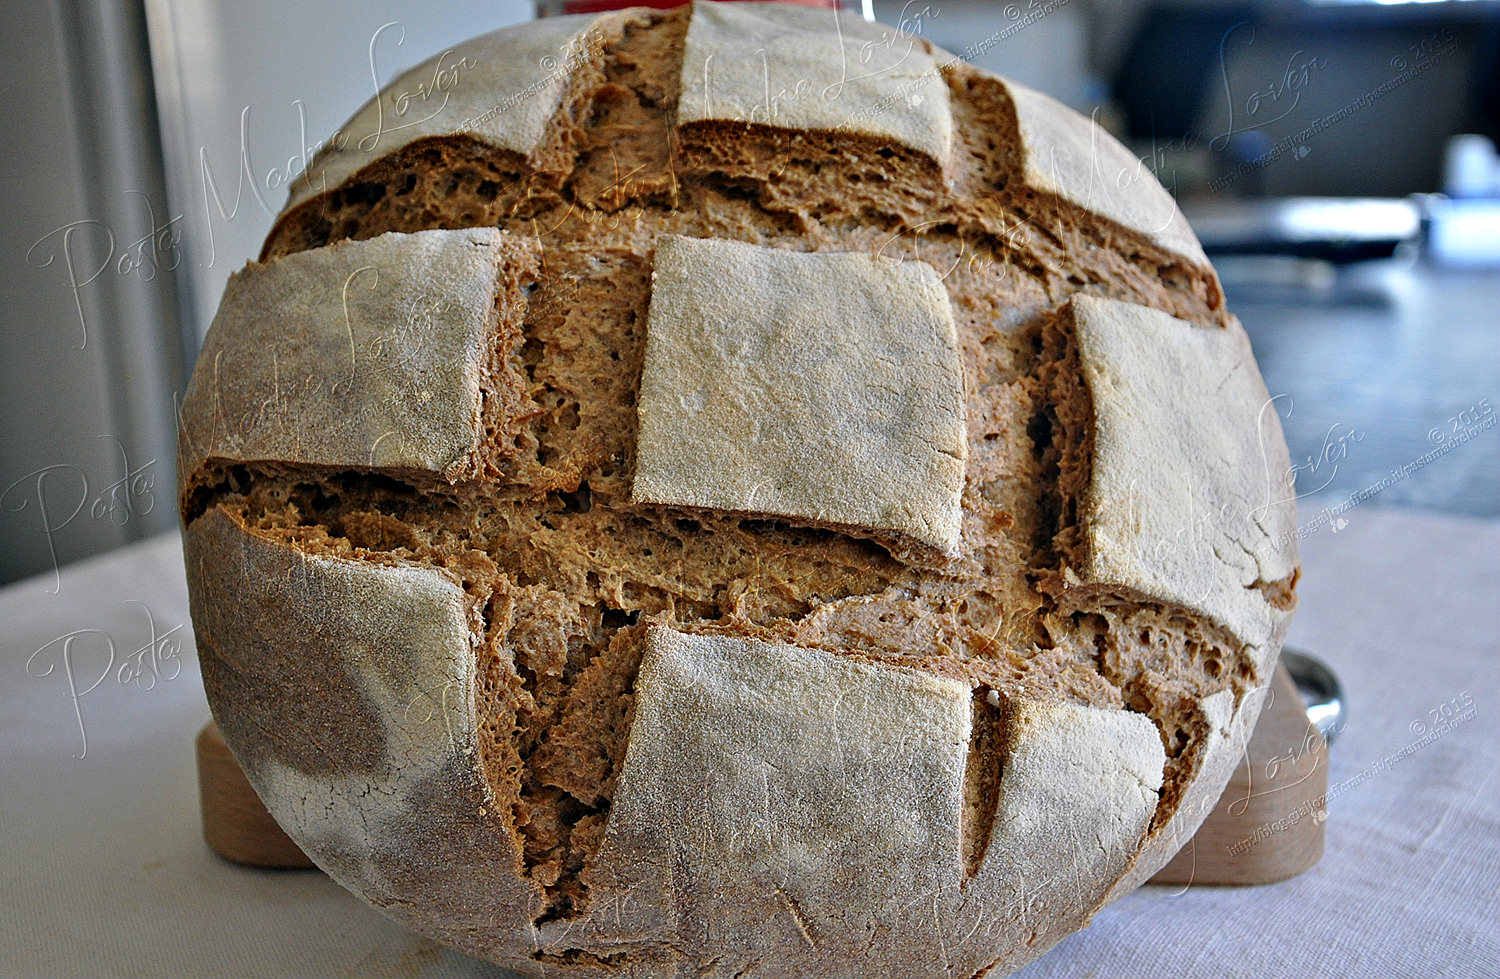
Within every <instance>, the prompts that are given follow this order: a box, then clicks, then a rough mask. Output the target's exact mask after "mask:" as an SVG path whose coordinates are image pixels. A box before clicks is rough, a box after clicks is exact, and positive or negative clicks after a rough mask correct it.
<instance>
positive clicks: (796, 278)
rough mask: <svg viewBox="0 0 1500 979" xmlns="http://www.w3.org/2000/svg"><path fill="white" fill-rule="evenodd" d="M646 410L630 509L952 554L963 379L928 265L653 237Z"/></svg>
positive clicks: (943, 301) (944, 299) (948, 316)
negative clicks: (789, 526) (773, 521)
mask: <svg viewBox="0 0 1500 979" xmlns="http://www.w3.org/2000/svg"><path fill="white" fill-rule="evenodd" d="M638 412H639V417H640V431H639V439H638V454H639V458H638V462H637V468H636V475H635V485H634V488H633V498H634V499H635V500H636V501H637V502H645V503H663V504H675V505H682V506H693V507H706V508H713V509H721V510H736V511H744V512H751V513H762V514H770V515H775V516H783V517H790V518H794V519H802V520H808V521H812V522H816V523H820V524H833V525H838V526H841V527H848V528H862V529H864V530H866V531H871V532H874V533H875V534H876V535H877V536H882V535H895V536H897V537H901V538H907V539H910V540H912V541H916V542H920V543H922V544H925V545H928V546H930V547H935V548H937V549H939V550H941V551H943V552H944V553H946V554H949V555H953V554H956V552H957V550H958V539H959V529H960V509H959V494H960V492H961V491H962V488H963V475H964V456H965V443H964V397H963V376H962V368H961V365H960V360H959V354H958V344H957V337H956V333H955V330H954V326H953V317H952V313H951V311H950V309H949V306H948V296H947V292H946V291H945V290H944V289H943V286H942V282H941V280H940V279H939V277H938V274H937V272H936V271H934V270H933V268H932V267H931V266H929V265H926V264H924V263H922V262H912V261H909V262H900V263H898V262H893V261H890V260H883V259H880V258H877V257H875V256H873V255H865V254H855V253H812V254H809V253H803V252H790V251H784V250H781V249H774V248H762V247H760V246H757V245H749V244H744V243H741V242H733V241H719V240H710V239H698V238H682V237H677V236H664V237H663V238H661V239H658V241H657V247H656V265H655V271H654V273H653V276H652V294H651V312H650V317H649V320H648V323H647V329H646V360H645V368H644V370H643V372H642V376H641V394H640V400H639V403H638Z"/></svg>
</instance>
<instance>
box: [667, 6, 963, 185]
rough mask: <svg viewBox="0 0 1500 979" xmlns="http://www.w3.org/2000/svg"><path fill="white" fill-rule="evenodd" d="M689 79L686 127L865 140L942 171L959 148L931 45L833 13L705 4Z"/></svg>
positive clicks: (682, 117)
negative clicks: (914, 154) (769, 129)
mask: <svg viewBox="0 0 1500 979" xmlns="http://www.w3.org/2000/svg"><path fill="white" fill-rule="evenodd" d="M835 26H841V28H842V29H841V30H839V31H836V30H831V29H830V28H832V27H835ZM681 81H682V94H681V96H680V98H679V100H678V106H677V121H678V122H679V123H680V124H687V123H693V122H739V123H755V124H759V125H763V126H774V127H778V128H781V129H805V130H813V131H834V132H845V133H856V134H859V135H863V136H870V137H874V138H876V139H880V140H888V141H894V142H896V143H899V144H900V145H902V146H908V147H911V148H912V149H914V150H917V151H918V152H920V153H924V154H926V155H927V156H928V157H931V158H932V159H933V160H934V161H936V162H937V163H938V164H939V165H941V164H943V163H944V162H945V161H946V160H947V158H948V153H949V149H950V146H951V144H952V141H953V118H952V109H951V107H950V106H949V103H948V85H947V82H945V81H944V79H943V73H942V72H941V71H940V70H939V69H938V65H937V62H936V61H934V60H933V57H932V55H931V54H929V53H928V52H927V49H926V47H925V46H924V44H923V42H922V41H920V40H918V39H917V38H915V37H911V36H909V35H905V34H901V33H900V32H898V31H896V30H894V29H892V28H889V27H884V26H881V25H875V24H866V23H864V22H863V21H861V20H860V19H859V18H857V17H853V16H850V15H836V14H835V13H834V11H832V10H828V9H819V8H815V7H803V6H796V5H792V4H756V5H754V6H753V7H752V6H750V5H747V4H742V3H704V2H699V3H695V4H694V5H693V17H692V21H691V22H690V23H689V25H688V32H687V38H686V40H685V41H684V45H683V54H682V79H681Z"/></svg>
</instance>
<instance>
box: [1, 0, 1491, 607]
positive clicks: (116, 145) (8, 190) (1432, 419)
mask: <svg viewBox="0 0 1500 979" xmlns="http://www.w3.org/2000/svg"><path fill="white" fill-rule="evenodd" d="M874 11H875V14H876V16H877V18H878V19H880V20H882V21H884V22H886V23H888V24H892V25H897V26H900V27H902V28H903V29H905V30H907V31H910V32H912V33H917V34H921V35H922V36H924V37H927V38H929V39H931V40H932V41H934V42H935V43H937V44H938V45H940V46H942V47H944V48H947V49H948V50H949V51H951V52H953V53H955V54H959V55H965V56H968V57H969V59H970V60H973V61H975V62H977V63H978V64H980V65H982V66H984V67H986V68H989V69H992V70H994V71H998V72H1000V73H1002V74H1005V75H1008V76H1010V77H1012V78H1014V79H1016V80H1018V81H1021V82H1024V83H1026V84H1028V85H1031V86H1033V87H1035V88H1039V89H1042V90H1044V91H1046V92H1049V93H1051V94H1052V95H1054V96H1056V97H1057V98H1059V99H1061V100H1062V101H1064V102H1066V103H1068V104H1070V105H1072V106H1073V107H1075V108H1077V109H1079V110H1080V111H1082V112H1085V113H1090V114H1093V115H1094V116H1095V118H1096V119H1098V121H1099V122H1100V123H1101V124H1103V125H1105V126H1106V127H1107V128H1109V129H1110V130H1111V131H1113V132H1114V133H1116V135H1118V136H1120V137H1121V138H1122V139H1124V140H1125V141H1126V142H1127V143H1128V144H1129V145H1130V147H1131V148H1132V150H1133V151H1134V152H1135V153H1136V154H1137V155H1139V156H1140V158H1141V159H1142V161H1143V162H1144V163H1145V164H1146V165H1147V166H1148V167H1150V168H1151V169H1152V170H1153V171H1154V172H1155V173H1156V175H1157V176H1158V178H1159V179H1160V180H1161V181H1162V183H1163V184H1165V185H1166V186H1167V187H1168V188H1169V189H1170V190H1171V191H1172V192H1173V193H1174V194H1176V195H1177V197H1178V199H1179V201H1180V202H1181V205H1182V207H1183V210H1184V211H1185V213H1186V214H1187V215H1188V217H1189V220H1190V221H1191V222H1192V224H1193V226H1194V227H1195V229H1196V230H1197V231H1198V233H1199V235H1200V237H1201V238H1202V239H1203V240H1204V243H1205V246H1206V247H1207V248H1208V250H1209V252H1210V254H1211V255H1212V256H1213V258H1214V261H1215V264H1216V266H1217V267H1218V268H1219V270H1220V273H1221V275H1222V277H1223V279H1224V281H1225V286H1226V290H1227V292H1228V295H1229V300H1230V307H1231V309H1232V310H1234V311H1235V312H1236V313H1237V314H1238V315H1239V317H1240V318H1241V320H1242V321H1243V322H1244V324H1245V326H1246V329H1247V330H1248V331H1249V333H1250V336H1251V339H1252V342H1253V343H1254V345H1255V348H1256V353H1257V357H1258V358H1259V361H1260V365H1261V369H1262V372H1263V373H1264V375H1265V377H1266V383H1267V386H1268V388H1269V389H1270V391H1271V393H1272V395H1274V396H1276V402H1275V403H1276V405H1277V408H1278V411H1279V412H1280V414H1281V415H1282V418H1283V426H1284V427H1285V429H1286V431H1287V436H1288V441H1289V443H1290V445H1291V450H1292V461H1293V464H1294V466H1295V467H1296V468H1297V480H1298V482H1297V486H1298V492H1299V495H1302V496H1303V497H1304V498H1303V500H1302V502H1301V504H1300V506H1301V516H1300V519H1301V521H1302V524H1303V527H1304V529H1305V530H1306V531H1307V532H1308V533H1337V532H1338V530H1339V529H1340V528H1341V526H1342V524H1341V521H1351V520H1357V519H1359V510H1358V509H1357V508H1358V507H1359V506H1392V505H1396V506H1412V507H1420V508H1425V509H1431V510H1440V511H1447V512H1453V513H1464V514H1470V515H1476V516H1484V517H1500V453H1497V451H1496V449H1497V447H1500V432H1497V430H1496V428H1495V409H1494V406H1495V405H1496V404H1497V403H1500V160H1497V157H1496V153H1495V142H1494V141H1495V140H1496V139H1497V137H1500V124H1497V115H1500V108H1497V100H1500V81H1497V77H1496V61H1497V54H1500V2H1496V0H1434V2H1420V3H1416V2H1413V3H1402V2H1381V3H1374V2H1323V3H1314V2H1310V0H1247V2H1236V3H1194V2H1187V0H1181V2H1150V3H1146V2H1140V3H1136V2H1131V3H1125V2H1118V0H1071V2H1069V0H1045V2H1044V0H1013V2H1011V3H982V2H976V0H905V2H899V3H898V2H895V0H880V2H877V3H875V4H874ZM7 13H8V15H9V23H8V25H7V26H8V29H7V31H6V32H5V37H4V39H3V40H0V57H3V61H4V67H5V69H6V70H5V73H4V74H5V77H6V78H8V79H9V80H10V85H9V86H8V88H7V94H6V96H5V97H4V98H0V134H3V137H4V138H3V140H0V160H3V161H4V162H3V166H4V172H5V173H6V174H7V175H9V179H8V180H6V181H5V182H4V189H3V191H0V192H3V194H4V200H3V206H0V222H3V224H0V228H3V230H0V249H3V253H0V583H4V582H7V581H13V580H16V579H18V578H22V577H27V576H31V575H38V574H50V573H52V572H53V570H54V569H55V568H56V567H58V566H60V565H62V564H66V563H68V562H70V561H74V560H77V559H79V558H82V557H85V556H88V555H91V554H96V553H100V552H102V551H105V550H109V549H111V548H113V547H117V546H119V545H120V544H123V543H125V542H128V541H132V540H136V539H139V538H141V537H145V536H149V535H152V534H156V533H160V532H162V531H165V530H169V529H171V528H172V527H174V526H175V525H176V514H175V507H174V500H173V488H172V487H173V472H174V466H175V460H174V441H175V435H174V433H175V411H176V406H177V403H178V401H179V400H180V398H181V395H182V391H183V389H184V387H185V385H186V379H187V375H188V372H189V371H190V369H191V365H192V363H193V360H194V358H195V356H196V352H197V349H198V347H199V345H200V343H201V341H202V337H203V334H204V331H205V330H206V329H207V327H208V324H209V322H210V321H211V319H212V316H213V312H214V308H215V306H216V304H217V302H218V297H219V293H220V292H221V290H222V289H223V286H224V282H225V280H226V279H227V277H228V275H229V274H230V272H231V271H233V270H234V269H236V268H239V267H240V266H242V265H243V264H244V263H245V262H246V261H247V260H249V259H252V258H254V257H255V256H256V254H257V253H258V251H259V248H260V243H261V240H262V239H263V238H264V236H265V234H266V233H267V231H268V230H269V229H270V225H271V221H272V217H273V215H274V214H275V212H276V211H277V210H279V208H280V207H281V205H282V203H283V202H284V200H285V197H286V185H287V182H288V180H289V178H290V177H292V176H295V175H296V173H297V172H299V171H300V170H301V169H302V167H303V166H305V164H306V162H307V159H308V158H309V157H310V156H311V155H312V154H313V153H314V152H316V149H317V146H318V145H319V142H320V141H321V140H322V139H324V138H326V136H327V135H328V134H330V133H332V132H333V131H334V130H335V129H337V128H338V127H339V126H340V125H341V124H342V123H343V122H344V121H345V120H346V119H347V118H348V117H349V116H350V115H351V114H352V113H353V112H354V110H355V109H356V108H358V107H359V106H360V105H361V104H362V103H363V102H364V101H366V100H367V99H368V98H369V97H370V96H371V95H372V94H373V93H374V91H375V90H376V89H377V88H378V87H379V86H380V85H381V84H384V83H385V82H387V81H389V80H391V79H392V78H393V77H394V76H395V75H396V74H397V73H398V72H399V71H400V70H402V69H404V68H406V67H409V66H410V65H412V64H414V63H416V62H418V61H420V60H422V59H424V58H426V57H427V56H429V55H432V54H435V53H437V52H440V51H441V50H442V49H443V48H444V47H446V46H448V45H451V44H454V43H456V42H458V41H461V40H463V39H465V38H467V37H470V36H473V35H475V34H478V33H481V32H484V31H487V30H491V29H494V28H497V27H501V26H504V25H507V24H511V23H515V22H517V21H520V20H524V19H528V18H530V17H531V16H533V15H534V13H535V8H534V5H533V4H531V3H522V2H516V0H499V2H485V3H480V2H449V3H428V4H422V5H414V4H411V3H409V2H396V0H371V2H362V3H358V4H349V3H335V2H332V0H302V2H297V3H282V2H276V3H270V2H267V3H257V4H242V3H232V2H230V0H120V2H117V3H110V4H104V3H97V4H75V3H71V2H66V0H12V2H11V3H10V4H8V5H7Z"/></svg>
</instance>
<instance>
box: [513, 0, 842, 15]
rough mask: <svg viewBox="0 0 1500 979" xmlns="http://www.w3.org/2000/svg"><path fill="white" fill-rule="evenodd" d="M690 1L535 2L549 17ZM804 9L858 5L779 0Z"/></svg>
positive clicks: (679, 4)
mask: <svg viewBox="0 0 1500 979" xmlns="http://www.w3.org/2000/svg"><path fill="white" fill-rule="evenodd" d="M689 2H690V0H537V5H536V15H537V16H538V17H551V16H555V15H557V14H597V13H600V12H602V11H605V10H624V9H625V8H626V7H651V8H653V9H655V10H670V9H671V8H672V7H682V6H686V5H687V4H688V3H689ZM738 2H741V3H760V2H765V0H738ZM780 2H782V3H795V4H800V5H801V6H804V7H837V8H840V9H844V10H851V9H852V10H856V11H857V10H858V8H859V4H858V3H841V2H839V0H780Z"/></svg>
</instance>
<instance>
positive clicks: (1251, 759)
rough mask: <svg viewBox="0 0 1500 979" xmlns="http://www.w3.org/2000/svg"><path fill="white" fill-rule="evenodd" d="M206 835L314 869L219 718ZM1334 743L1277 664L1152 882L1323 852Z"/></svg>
mask: <svg viewBox="0 0 1500 979" xmlns="http://www.w3.org/2000/svg"><path fill="white" fill-rule="evenodd" d="M197 747H198V788H199V796H200V799H201V802H202V809H203V836H204V839H205V840H207V841H208V845H209V847H210V848H212V849H213V851H214V852H215V853H217V854H219V856H221V857H223V858H224V859H226V860H230V861H233V862H234V863H240V864H245V865H247V866H251V867H275V868H283V869H288V870H290V869H302V868H312V867H313V866H314V864H313V862H312V861H311V860H309V859H308V858H307V855H306V854H305V853H303V852H302V851H301V850H300V849H299V848H298V847H297V844H295V843H293V842H292V840H291V839H290V838H289V837H288V836H287V835H286V834H285V833H284V832H282V830H281V827H280V826H278V825H277V824H276V821H275V820H274V819H272V818H271V814H270V813H269V812H267V811H266V807H265V806H263V805H262V804H261V801H260V798H259V797H258V796H257V795H256V794H255V790H254V789H253V788H251V787H250V782H249V781H248V780H247V779H246V778H245V773H244V772H243V771H241V769H240V766H239V764H238V762H236V761H235V759H234V755H233V754H231V753H230V751H229V746H228V745H227V744H225V743H224V738H223V736H222V735H221V734H220V733H219V727H218V725H217V724H215V723H213V722H212V721H210V722H209V723H208V724H207V726H205V727H204V728H203V730H202V731H200V732H199V733H198V741H197ZM1327 791H1328V746H1327V745H1326V744H1325V743H1324V741H1323V739H1322V737H1320V736H1319V735H1318V732H1317V729H1315V728H1314V727H1313V726H1312V725H1311V724H1310V723H1308V720H1307V714H1306V712H1305V710H1304V708H1303V704H1302V699H1301V697H1299V696H1298V694H1297V688H1296V686H1295V685H1294V684H1293V683H1292V680H1291V677H1290V676H1288V675H1287V672H1286V669H1285V668H1284V667H1282V666H1280V665H1278V666H1277V667H1276V674H1275V676H1274V677H1273V679H1272V681H1271V685H1270V688H1269V689H1268V690H1267V693H1266V697H1265V701H1264V703H1263V705H1262V710H1261V716H1260V720H1259V721H1258V722H1257V724H1256V727H1255V733H1254V735H1253V736H1252V737H1251V739H1250V744H1249V747H1248V748H1247V749H1246V751H1245V756H1244V758H1243V759H1241V762H1240V765H1239V767H1238V768H1237V769H1236V770H1235V773H1234V776H1233V777H1232V778H1231V779H1230V780H1229V786H1228V787H1227V788H1226V789H1225V790H1224V794H1223V795H1222V796H1221V797H1220V799H1219V802H1218V805H1217V806H1216V807H1215V808H1214V811H1213V813H1212V814H1211V815H1210V816H1209V817H1208V819H1207V820H1205V821H1204V823H1203V825H1202V826H1201V827H1200V828H1199V829H1198V832H1197V834H1196V835H1195V836H1194V837H1193V838H1192V840H1190V841H1189V842H1188V844H1187V846H1185V847H1184V848H1183V849H1182V851H1181V852H1180V853H1178V855H1177V856H1176V857H1175V858H1174V859H1173V860H1172V862H1171V863H1169V864H1167V866H1166V867H1164V868H1163V869H1162V871H1161V872H1160V873H1159V874H1157V875H1156V876H1155V877H1153V878H1152V879H1151V882H1152V883H1154V884H1173V885H1184V886H1185V885H1192V884H1269V883H1272V882H1274V881H1278V880H1285V879H1286V878H1288V877H1293V876H1295V875H1297V874H1300V873H1301V872H1302V871H1304V870H1306V869H1307V868H1309V867H1311V866H1312V865H1313V864H1315V863H1317V862H1318V858H1319V857H1321V856H1322V855H1323V823H1324V820H1325V818H1326V808H1325V807H1326V802H1327V794H1326V793H1327Z"/></svg>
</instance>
